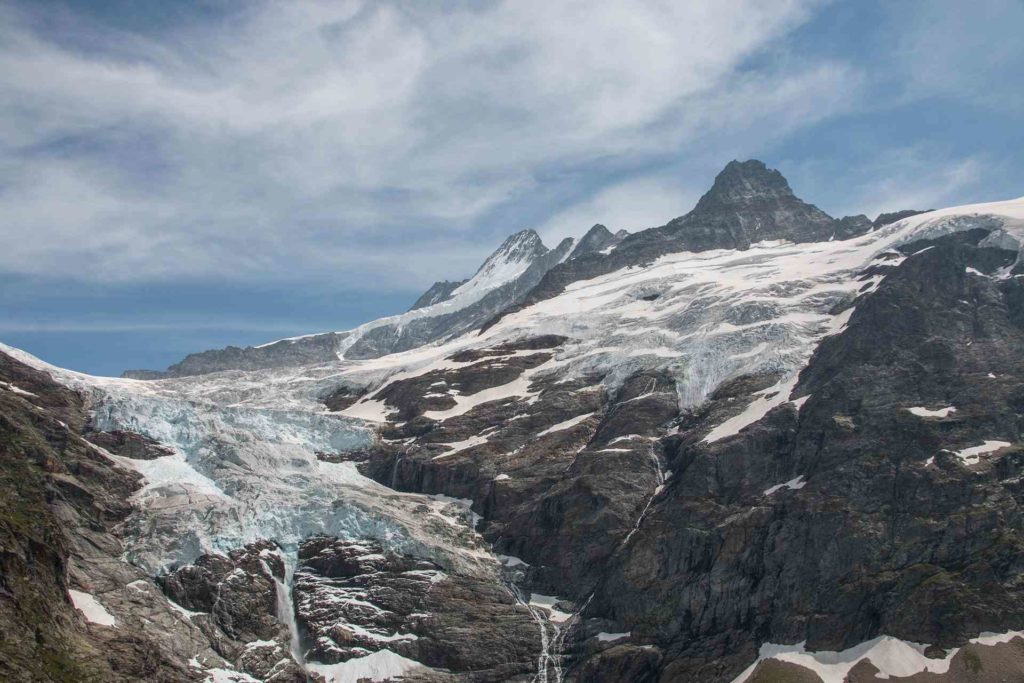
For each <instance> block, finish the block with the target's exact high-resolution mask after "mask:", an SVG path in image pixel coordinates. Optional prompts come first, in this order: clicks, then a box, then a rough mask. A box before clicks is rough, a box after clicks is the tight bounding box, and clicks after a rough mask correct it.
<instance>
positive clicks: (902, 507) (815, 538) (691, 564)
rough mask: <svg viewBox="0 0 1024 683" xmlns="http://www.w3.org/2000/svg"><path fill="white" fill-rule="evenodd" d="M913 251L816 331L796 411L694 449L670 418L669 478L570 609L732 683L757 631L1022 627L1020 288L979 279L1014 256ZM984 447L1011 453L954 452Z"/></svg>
mask: <svg viewBox="0 0 1024 683" xmlns="http://www.w3.org/2000/svg"><path fill="white" fill-rule="evenodd" d="M977 237H979V236H978V235H976V236H975V238H977ZM929 246H931V247H932V248H930V249H927V250H923V251H922V248H923V247H922V245H920V244H918V245H908V247H907V248H906V251H907V252H909V253H913V254H914V255H913V256H911V257H909V258H908V259H907V260H906V261H904V262H903V263H902V264H901V265H899V266H898V267H896V268H895V269H894V270H892V271H891V272H890V274H889V275H888V276H887V277H886V279H885V280H883V281H882V283H881V284H880V285H879V286H878V288H877V289H876V290H875V291H874V292H872V293H868V294H864V295H863V296H861V297H860V298H859V299H858V300H857V301H856V302H855V306H856V308H855V310H854V312H853V315H852V317H851V318H850V321H849V323H848V326H847V328H846V329H845V330H844V331H843V332H842V333H840V334H838V335H835V336H833V337H830V338H826V340H825V341H823V342H822V344H821V346H820V347H819V348H818V350H817V352H816V353H815V355H814V357H813V358H812V360H811V362H810V364H809V365H808V367H807V368H806V369H805V370H804V371H803V373H802V374H801V376H800V382H799V384H798V386H797V388H796V390H795V391H794V395H795V396H806V397H807V399H806V403H805V404H803V406H802V407H797V406H795V405H793V404H783V405H782V406H780V407H779V408H776V409H775V410H774V411H772V412H771V413H769V414H768V415H767V416H766V417H765V418H764V419H762V420H761V421H760V422H758V423H756V424H754V425H752V426H750V427H748V428H747V429H745V430H743V431H741V432H740V433H739V434H737V435H735V436H733V437H730V438H726V439H723V440H721V441H717V442H715V443H711V444H707V443H703V442H701V441H700V440H699V439H700V438H701V437H702V436H703V435H704V434H705V433H706V427H704V426H703V425H706V422H705V421H704V420H702V419H699V417H698V418H696V419H691V421H689V422H687V421H685V420H684V421H683V422H682V423H681V425H680V426H681V432H680V434H679V435H678V436H676V437H673V438H672V440H671V441H670V443H669V445H668V446H667V451H668V459H669V464H668V466H669V467H670V468H671V469H672V470H673V472H675V474H674V476H673V477H672V478H671V479H670V481H669V483H668V485H667V486H666V487H665V489H664V491H663V492H662V493H661V494H660V495H659V496H657V497H656V499H655V501H654V504H653V505H652V507H651V509H650V511H649V513H648V515H647V516H646V518H645V520H644V522H643V524H642V525H641V526H640V528H639V530H638V531H637V533H636V534H635V535H634V536H633V537H632V538H631V539H630V542H629V543H628V544H627V546H626V547H625V548H623V550H622V552H621V553H618V554H616V555H615V557H614V558H613V559H612V560H611V562H610V563H609V571H608V573H607V574H606V575H605V577H604V579H603V581H602V585H601V586H600V587H599V588H598V590H597V592H596V593H595V597H594V599H593V601H592V602H591V603H590V605H589V607H588V611H587V616H591V617H597V616H600V617H602V618H604V619H610V620H612V621H613V622H615V623H616V624H618V625H620V628H621V630H624V631H631V632H632V639H633V641H638V642H639V643H641V644H645V645H648V646H650V647H652V648H655V649H657V651H659V652H661V653H662V654H663V655H664V663H663V664H662V665H661V666H660V667H659V673H658V679H657V680H706V681H728V680H731V679H732V677H734V676H735V675H736V674H737V673H738V672H739V670H740V669H742V668H743V667H744V666H746V665H747V664H749V663H750V661H751V660H752V659H753V657H754V655H755V654H756V651H757V648H758V647H759V645H760V644H761V642H764V641H771V642H782V643H793V642H799V641H807V647H808V649H826V650H841V649H844V648H847V647H850V646H852V645H855V644H857V643H861V642H864V641H866V640H869V639H871V638H873V637H875V636H878V635H881V634H888V635H892V636H895V637H899V638H903V639H905V640H910V641H913V642H929V643H935V644H938V645H939V646H941V647H952V646H958V645H962V644H963V643H964V641H965V640H966V639H967V638H970V637H973V636H976V635H977V634H978V633H980V632H982V631H1000V632H1002V631H1006V630H1007V629H1019V628H1021V627H1022V626H1024V590H1022V587H1021V584H1020V581H1019V576H1020V575H1021V572H1022V571H1024V535H1022V532H1021V529H1022V525H1021V521H1022V516H1021V510H1022V509H1024V508H1022V503H1024V500H1022V491H1021V489H1020V487H1019V486H1018V482H1019V481H1020V477H1021V474H1022V472H1024V449H1022V448H1021V446H1020V439H1021V430H1022V428H1024V405H1022V403H1021V401H1020V399H1019V396H1020V395H1024V392H1022V389H1021V387H1022V386H1024V373H1022V370H1021V369H1022V368H1024V325H1022V318H1021V317H1020V301H1021V300H1024V299H1022V296H1021V294H1022V291H1024V290H1022V287H1024V285H1022V284H1021V283H1020V282H1019V280H1018V279H1017V278H1010V279H993V278H990V277H988V276H986V275H985V273H986V272H987V273H991V272H993V271H994V269H995V268H997V267H999V266H1000V265H1005V264H1006V263H1010V262H1012V260H1013V258H1014V256H1015V254H1013V253H1010V252H1005V251H1001V250H991V249H985V248H978V247H975V246H972V245H971V244H970V243H965V238H964V236H963V235H954V236H950V237H948V238H942V239H939V240H933V241H932V242H931V243H930V244H929ZM969 268H970V269H972V271H973V272H972V271H969V270H968V269H969ZM949 406H952V407H955V408H956V410H955V412H948V413H946V414H944V416H941V417H940V416H934V417H932V416H928V415H927V414H926V415H924V416H921V415H917V414H915V413H912V412H911V411H910V408H920V407H924V408H927V409H935V410H937V409H939V408H943V407H949ZM987 440H999V441H1002V442H1006V443H1008V444H1010V446H1008V447H1005V448H997V449H993V451H992V452H991V453H987V454H985V455H982V456H980V457H976V458H970V457H960V456H958V455H957V452H959V451H962V450H963V449H966V448H967V447H969V446H973V445H976V444H978V443H981V442H983V441H987ZM787 482H788V483H791V484H793V485H788V484H786V483H787ZM780 485H781V486H780ZM602 657H603V658H604V659H607V658H608V657H609V655H608V654H606V653H603V654H602ZM588 666H593V664H590V663H587V662H584V663H582V664H581V665H580V668H578V671H579V672H581V673H580V677H579V678H578V680H590V679H588V678H586V677H585V676H584V675H583V673H582V672H586V671H588V670H589V669H587V667H588ZM622 666H625V660H624V661H623V663H622ZM602 667H603V669H602V670H605V671H611V670H612V668H610V667H612V665H611V664H609V663H605V664H603V665H602ZM603 680H604V679H603ZM606 680H612V681H615V680H625V679H621V678H615V677H614V676H612V677H609V678H608V679H606ZM868 680H870V679H868ZM928 680H932V679H928ZM936 680H940V679H936ZM941 680H945V679H941ZM948 680H955V678H954V679H948Z"/></svg>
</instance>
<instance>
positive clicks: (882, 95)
mask: <svg viewBox="0 0 1024 683" xmlns="http://www.w3.org/2000/svg"><path fill="white" fill-rule="evenodd" d="M1022 34H1024V3H1022V2H1020V0H981V1H977V2H972V3H964V2H961V1H959V0H956V1H952V0H950V1H943V0H920V1H916V0H903V1H901V2H873V1H871V0H855V1H854V0H851V1H849V2H824V1H819V0H781V1H779V2H773V3H763V2H758V1H755V0H727V1H723V0H707V1H694V2H687V3H673V2H664V1H657V2H654V1H652V2H638V1H637V0H622V1H608V2H596V1H588V2H569V1H566V2H559V3H552V2H540V1H537V2H533V1H530V0H509V1H508V2H432V1H427V0H416V1H415V2H412V1H410V2H387V1H379V2H337V3H317V2H302V1H299V2H249V3H235V2H227V1H226V0H225V1H214V0H205V1H202V2H193V3H185V2H182V3H167V2H147V1H140V0H120V1H115V2H100V1H98V0H94V1H92V2H82V3H73V2H67V3H60V2H23V3H19V2H6V3H0V108H2V111H0V230H2V233H0V235H2V238H3V244H4V249H2V250H0V307H2V309H0V310H2V311H3V313H4V315H3V316H2V317H0V340H2V341H4V342H6V343H9V344H13V345H15V346H20V347H22V348H25V349H27V350H28V351H30V352H33V353H35V354H37V355H40V356H41V357H43V358H45V359H46V360H49V361H51V362H54V363H57V364H60V365H63V366H66V367H71V368H74V369H79V370H84V371H88V372H94V373H100V374H118V373H119V372H120V371H122V370H124V369H126V368H135V367H158V368H159V367H165V366H166V365H168V364H169V363H171V362H174V361H176V360H178V359H180V358H181V357H182V356H183V355H185V354H186V353H188V352H191V351H198V350H202V349H206V348H211V347H217V346H223V345H226V344H237V345H245V344H251V343H259V342H264V341H267V340H270V339H275V338H279V337H283V336H290V335H294V334H301V333H307V332H313V331H319V330H338V329H345V328H347V327H350V326H353V325H355V324H358V323H360V322H363V321H366V320H369V319H371V318H374V317H377V316H380V315H386V314H390V313H394V312H397V311H400V310H403V309H404V308H406V307H407V306H408V305H409V303H411V302H412V301H413V300H414V299H415V297H416V296H417V294H418V293H419V292H420V291H422V290H423V289H425V288H426V287H427V286H429V284H430V283H431V282H433V281H434V280H436V279H456V278H462V277H466V276H468V275H470V274H472V272H473V270H474V269H475V267H476V265H478V264H479V262H480V261H481V260H482V259H483V258H484V257H485V256H486V255H487V254H488V253H489V252H490V251H491V250H492V249H493V248H494V247H495V246H496V245H497V244H498V243H500V241H501V240H502V239H503V237H504V236H506V235H507V234H509V233H511V232H514V231H517V230H520V229H522V228H527V227H530V228H534V229H536V230H537V231H538V232H539V233H540V234H541V236H542V237H544V239H545V241H546V242H548V243H549V244H553V243H554V242H556V241H557V240H558V239H560V238H561V237H565V236H567V235H579V234H582V233H583V232H584V231H585V230H586V229H587V228H588V227H589V226H590V225H592V224H593V223H595V222H602V223H604V224H606V225H608V226H609V227H611V228H613V229H618V228H626V229H629V230H637V229H642V228H645V227H651V226H654V225H660V224H663V223H665V222H666V221H667V220H669V219H671V218H673V217H675V216H678V215H681V214H683V213H685V212H686V211H687V210H689V209H690V208H691V207H692V205H693V203H694V202H695V201H696V199H697V198H698V197H699V196H700V194H701V193H702V192H703V191H704V190H706V189H707V187H708V186H709V184H710V182H711V180H712V178H713V177H714V175H715V173H716V172H717V171H718V170H719V169H720V168H721V167H722V166H723V165H724V164H725V163H726V162H727V161H729V160H730V159H733V158H739V159H746V158H760V159H763V160H764V161H765V162H767V163H768V164H769V165H770V166H772V167H775V168H778V169H780V170H781V171H782V172H783V173H784V174H785V175H786V176H787V178H789V180H790V183H791V185H792V186H793V187H794V189H795V190H796V192H797V194H799V195H800V196H801V197H803V198H805V199H806V200H808V201H811V202H813V203H815V204H817V205H818V206H820V207H821V208H823V209H825V210H826V211H828V212H829V213H831V214H833V215H837V216H838V215H844V214H849V213H867V214H868V215H870V216H872V217H873V216H874V215H875V214H877V213H879V212H881V211H885V210H894V209H901V208H928V207H939V206H949V205H954V204H959V203H967V202H975V201H986V200H996V199H1005V198H1010V197H1017V196H1020V195H1024V155H1022V154H1021V153H1020V150H1022V149H1024V125H1022V124H1024V41H1022V40H1021V39H1020V36H1021V35H1022Z"/></svg>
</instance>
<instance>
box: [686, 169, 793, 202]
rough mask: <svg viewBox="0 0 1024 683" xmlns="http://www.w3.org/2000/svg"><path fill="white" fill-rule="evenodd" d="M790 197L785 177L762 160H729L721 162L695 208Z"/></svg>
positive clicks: (791, 191) (790, 192)
mask: <svg viewBox="0 0 1024 683" xmlns="http://www.w3.org/2000/svg"><path fill="white" fill-rule="evenodd" d="M783 198H794V199H795V195H794V194H793V190H792V189H791V188H790V187H789V183H788V182H787V181H786V178H785V177H784V176H783V175H782V174H781V173H779V172H778V171H776V170H775V169H773V168H768V167H767V166H766V165H765V163H764V162H763V161H758V160H757V159H750V160H748V161H735V160H733V161H730V162H729V163H728V164H726V165H725V168H723V169H722V170H721V171H720V172H719V174H718V175H717V176H715V183H714V185H712V186H711V189H710V190H708V191H707V192H706V193H705V194H704V196H703V197H701V198H700V201H699V202H698V203H697V210H700V209H702V208H705V209H708V208H716V209H717V208H719V207H722V206H723V205H728V206H746V205H750V204H751V203H753V202H756V201H763V200H765V199H771V200H778V199H783Z"/></svg>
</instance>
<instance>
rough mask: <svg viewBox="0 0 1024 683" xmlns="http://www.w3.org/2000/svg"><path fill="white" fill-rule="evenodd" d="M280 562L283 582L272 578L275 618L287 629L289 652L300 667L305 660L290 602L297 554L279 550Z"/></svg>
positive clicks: (297, 624) (293, 610)
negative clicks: (275, 606) (275, 603)
mask: <svg viewBox="0 0 1024 683" xmlns="http://www.w3.org/2000/svg"><path fill="white" fill-rule="evenodd" d="M278 554H279V555H280V557H281V561H282V562H284V580H281V579H279V578H277V577H276V576H275V577H274V584H275V588H276V591H275V593H276V598H277V618H278V620H279V621H280V622H281V623H282V624H284V625H285V626H287V627H288V634H289V636H290V641H289V651H290V652H291V654H292V657H293V658H294V659H295V661H296V662H298V663H299V665H300V666H304V665H305V662H306V659H305V656H304V654H303V652H302V643H301V642H300V640H299V622H298V621H296V619H295V604H294V602H293V601H292V584H293V582H294V579H295V565H296V564H297V563H298V552H297V551H296V552H289V551H286V550H283V549H282V550H280V551H279V553H278Z"/></svg>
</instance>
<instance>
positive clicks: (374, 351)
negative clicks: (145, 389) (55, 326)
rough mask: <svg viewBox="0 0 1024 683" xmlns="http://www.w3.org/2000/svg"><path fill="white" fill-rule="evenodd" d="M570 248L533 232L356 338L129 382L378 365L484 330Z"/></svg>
mask: <svg viewBox="0 0 1024 683" xmlns="http://www.w3.org/2000/svg"><path fill="white" fill-rule="evenodd" d="M572 246H573V241H572V240H571V239H566V240H563V241H562V242H561V243H560V244H559V245H558V246H557V247H555V249H548V248H547V247H546V246H544V243H543V242H542V241H541V239H540V237H539V236H538V235H537V233H535V232H534V231H533V230H523V231H521V232H517V233H515V234H514V235H511V236H510V237H508V238H507V239H506V240H505V241H504V242H503V243H502V244H501V246H499V247H498V249H497V250H495V252H494V253H493V254H491V255H490V256H488V257H487V260H485V261H484V262H483V264H482V265H481V266H480V268H479V269H477V271H476V273H475V274H474V275H473V277H472V278H469V279H468V280H463V281H462V282H447V281H445V282H435V283H434V284H433V285H432V286H431V287H430V288H429V289H428V290H427V291H426V292H424V293H423V295H422V296H420V298H419V299H417V300H416V303H414V304H413V306H412V308H410V309H409V310H408V311H407V312H406V313H403V314H401V315H397V316H391V317H388V318H381V319H379V320H375V321H373V322H371V323H367V324H366V325H362V326H360V327H358V328H356V329H354V330H347V331H344V332H327V333H323V334H310V335H304V336H301V337H293V338H290V339H282V340H280V341H275V342H270V343H268V344H262V345H260V346H249V347H245V348H239V347H237V346H229V347H227V348H224V349H215V350H211V351H203V352H200V353H194V354H191V355H189V356H187V357H186V358H185V359H184V360H182V361H180V362H178V363H175V364H174V365H171V366H170V367H169V368H167V370H164V371H159V370H128V371H126V372H125V373H124V375H123V376H124V377H128V378H134V379H160V378H165V377H187V376H190V375H203V374H207V373H212V372H221V371H225V370H258V369H268V368H278V367H296V366H302V365H308V364H312V363H326V362H330V361H333V360H337V359H339V358H348V359H366V358H376V357H378V356H381V355H385V354H388V353H394V352H396V351H406V350H409V349H412V348H415V347H417V346H422V345H423V344H428V343H430V342H434V341H437V340H441V339H445V338H449V337H452V336H456V335H458V334H461V333H463V332H465V331H467V330H470V329H472V328H474V327H477V326H479V325H480V324H482V323H483V322H485V321H487V320H488V319H490V318H492V317H493V316H494V315H496V314H497V313H499V312H500V311H502V310H504V309H506V308H508V307H509V306H512V305H515V304H516V303H518V302H519V301H520V300H521V299H522V298H523V297H524V296H526V294H527V293H528V292H529V291H530V290H531V289H532V288H533V287H534V285H536V284H537V282H539V281H540V278H541V277H542V276H543V275H544V273H546V272H547V271H548V270H549V269H550V268H551V267H552V266H553V265H555V264H556V263H558V262H560V261H561V260H563V259H564V258H565V257H566V256H567V255H568V253H569V250H570V249H571V248H572Z"/></svg>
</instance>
